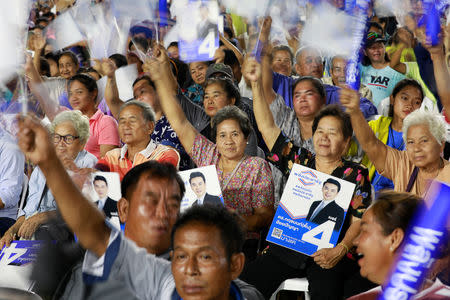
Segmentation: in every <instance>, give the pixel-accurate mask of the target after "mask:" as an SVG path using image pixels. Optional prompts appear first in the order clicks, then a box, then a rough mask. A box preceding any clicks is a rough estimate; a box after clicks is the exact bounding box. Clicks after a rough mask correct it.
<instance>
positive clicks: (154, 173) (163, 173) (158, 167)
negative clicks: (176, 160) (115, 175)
mask: <svg viewBox="0 0 450 300" xmlns="http://www.w3.org/2000/svg"><path fill="white" fill-rule="evenodd" d="M144 174H145V175H148V176H149V177H150V176H151V177H156V178H160V179H168V180H175V181H176V182H177V184H178V187H179V188H180V201H181V199H182V198H183V196H184V192H185V191H186V189H185V187H184V182H183V180H182V179H181V177H180V175H178V171H177V169H176V168H175V167H174V166H173V165H171V164H169V163H160V162H157V161H155V160H150V161H147V162H144V163H142V164H139V165H137V166H135V167H133V168H132V169H130V170H129V171H128V172H127V173H126V174H125V177H123V179H122V183H121V185H120V190H121V193H122V197H124V198H126V199H127V200H128V201H130V200H131V194H132V193H133V192H134V190H135V189H136V186H137V184H138V182H139V180H140V179H141V177H142V176H143V175H144Z"/></svg>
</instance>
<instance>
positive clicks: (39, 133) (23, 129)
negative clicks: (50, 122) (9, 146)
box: [17, 115, 56, 165]
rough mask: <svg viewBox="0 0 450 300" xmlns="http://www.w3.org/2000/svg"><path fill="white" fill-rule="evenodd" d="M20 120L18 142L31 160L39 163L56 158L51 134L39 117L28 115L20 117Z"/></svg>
mask: <svg viewBox="0 0 450 300" xmlns="http://www.w3.org/2000/svg"><path fill="white" fill-rule="evenodd" d="M18 121H19V132H18V133H17V138H18V141H17V144H18V146H19V147H20V150H22V152H23V153H24V154H25V156H26V157H27V158H28V159H29V160H31V162H33V163H34V164H36V165H38V164H41V163H46V162H49V160H51V159H53V158H56V154H55V150H54V148H53V144H52V142H51V141H50V135H49V133H48V131H47V129H45V128H44V127H43V126H42V125H41V124H40V122H39V120H38V119H36V118H35V117H32V116H30V115H28V116H20V117H18Z"/></svg>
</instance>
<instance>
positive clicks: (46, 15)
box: [42, 11, 55, 21]
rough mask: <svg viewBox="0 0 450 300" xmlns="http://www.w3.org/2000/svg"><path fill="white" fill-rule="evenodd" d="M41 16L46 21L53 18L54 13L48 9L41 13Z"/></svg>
mask: <svg viewBox="0 0 450 300" xmlns="http://www.w3.org/2000/svg"><path fill="white" fill-rule="evenodd" d="M42 17H43V18H46V19H47V20H48V21H51V20H54V19H55V14H54V13H52V12H51V11H49V12H48V13H45V14H42Z"/></svg>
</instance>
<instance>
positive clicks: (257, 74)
mask: <svg viewBox="0 0 450 300" xmlns="http://www.w3.org/2000/svg"><path fill="white" fill-rule="evenodd" d="M242 70H243V71H242V74H243V75H244V78H245V79H247V80H248V81H250V82H257V81H259V80H261V65H260V64H259V63H258V62H257V61H256V59H255V58H254V57H248V58H246V60H245V62H244V66H243V68H242Z"/></svg>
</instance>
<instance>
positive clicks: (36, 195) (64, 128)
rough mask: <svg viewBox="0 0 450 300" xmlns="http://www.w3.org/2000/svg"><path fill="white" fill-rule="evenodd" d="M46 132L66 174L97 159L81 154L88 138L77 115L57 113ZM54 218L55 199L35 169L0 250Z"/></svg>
mask: <svg viewBox="0 0 450 300" xmlns="http://www.w3.org/2000/svg"><path fill="white" fill-rule="evenodd" d="M50 131H51V133H52V141H53V144H54V145H55V149H56V154H57V155H58V158H59V159H60V160H61V162H62V163H63V164H64V166H65V168H66V169H67V170H70V171H77V170H79V169H81V168H93V167H94V166H95V164H96V163H97V158H96V157H95V156H94V155H92V154H91V153H89V152H87V151H86V150H84V146H85V144H86V142H87V140H88V138H89V121H88V119H87V117H85V116H83V115H82V114H81V112H80V111H64V112H62V113H59V114H58V115H57V116H56V117H55V119H54V120H53V122H52V124H51V128H50ZM55 215H56V203H55V199H54V198H53V195H52V194H51V192H50V191H49V190H48V188H47V185H46V181H45V176H44V175H43V174H42V172H41V170H40V169H39V167H36V168H35V169H34V170H33V173H31V177H30V181H29V194H28V198H27V204H26V206H25V207H24V208H23V210H20V211H19V214H18V218H17V221H16V223H15V224H14V225H13V226H12V227H10V229H9V230H8V231H7V232H6V233H5V234H4V236H3V237H2V239H1V240H0V249H1V248H2V247H3V245H4V244H6V245H7V246H9V244H10V243H11V241H13V240H15V239H19V238H24V239H30V238H31V237H32V236H33V234H34V233H35V231H36V229H38V227H39V226H40V225H42V224H44V223H46V222H47V221H48V220H49V219H50V218H51V217H53V216H55Z"/></svg>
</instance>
